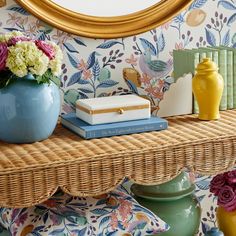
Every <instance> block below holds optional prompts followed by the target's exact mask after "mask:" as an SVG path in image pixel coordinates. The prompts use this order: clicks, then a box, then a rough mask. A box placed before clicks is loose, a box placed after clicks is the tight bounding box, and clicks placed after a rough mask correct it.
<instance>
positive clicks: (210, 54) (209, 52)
mask: <svg viewBox="0 0 236 236" xmlns="http://www.w3.org/2000/svg"><path fill="white" fill-rule="evenodd" d="M206 57H208V58H210V59H211V60H212V52H211V51H206Z"/></svg>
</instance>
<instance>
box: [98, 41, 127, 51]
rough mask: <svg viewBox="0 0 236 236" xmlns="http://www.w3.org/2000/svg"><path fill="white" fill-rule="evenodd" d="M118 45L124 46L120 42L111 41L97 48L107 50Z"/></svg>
mask: <svg viewBox="0 0 236 236" xmlns="http://www.w3.org/2000/svg"><path fill="white" fill-rule="evenodd" d="M116 44H121V45H123V44H122V43H121V42H119V41H115V40H110V41H107V42H104V43H102V44H100V45H98V46H97V48H102V49H107V48H111V47H113V46H114V45H116Z"/></svg>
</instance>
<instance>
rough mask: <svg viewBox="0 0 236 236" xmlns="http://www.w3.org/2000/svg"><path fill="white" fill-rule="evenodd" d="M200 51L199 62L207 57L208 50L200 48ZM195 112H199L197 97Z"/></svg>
mask: <svg viewBox="0 0 236 236" xmlns="http://www.w3.org/2000/svg"><path fill="white" fill-rule="evenodd" d="M198 51H199V62H202V60H203V59H204V58H206V57H207V52H205V51H202V50H198ZM193 113H195V114H198V113H199V107H198V103H197V100H196V99H195V98H194V102H193Z"/></svg>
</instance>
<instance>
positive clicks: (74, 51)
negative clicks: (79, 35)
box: [64, 43, 79, 53]
mask: <svg viewBox="0 0 236 236" xmlns="http://www.w3.org/2000/svg"><path fill="white" fill-rule="evenodd" d="M64 47H65V48H66V49H67V50H68V51H69V52H71V53H79V52H78V51H77V50H76V49H75V47H74V46H73V45H72V44H70V43H64Z"/></svg>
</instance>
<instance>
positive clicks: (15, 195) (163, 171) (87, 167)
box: [0, 110, 236, 208]
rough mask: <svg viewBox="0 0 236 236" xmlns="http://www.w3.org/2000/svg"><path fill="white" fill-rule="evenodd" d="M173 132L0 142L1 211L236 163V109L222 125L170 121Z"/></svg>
mask: <svg viewBox="0 0 236 236" xmlns="http://www.w3.org/2000/svg"><path fill="white" fill-rule="evenodd" d="M168 120H169V129H168V130H165V131H161V132H149V133H142V134H134V135H124V136H116V137H112V138H102V139H93V140H90V141H87V140H83V139H81V138H79V137H78V136H77V135H75V134H73V133H72V132H70V131H69V130H67V129H65V128H63V127H62V126H61V125H58V127H57V128H56V130H55V132H54V134H53V135H52V136H51V137H50V138H49V139H48V140H45V141H43V142H37V143H34V144H23V145H15V144H7V143H3V142H0V206H4V207H17V208H18V207H27V206H31V205H35V204H37V203H40V202H42V201H44V200H46V199H48V198H49V197H50V196H51V195H52V194H53V193H54V192H55V191H56V190H57V189H58V187H60V188H62V190H63V191H65V192H67V193H70V194H72V195H81V196H90V195H98V194H101V193H104V192H107V191H109V190H111V189H112V188H114V187H115V186H116V185H118V184H119V183H120V182H121V181H122V180H123V179H124V177H129V178H130V179H132V180H134V181H135V182H136V183H140V184H145V185H150V184H158V183H162V182H165V181H168V180H170V179H172V178H173V177H175V176H176V175H178V174H179V172H180V171H181V170H182V169H183V168H185V167H188V168H190V169H191V170H193V171H195V172H198V173H202V174H207V175H209V174H216V173H219V172H222V171H225V170H227V169H229V168H231V167H233V166H234V164H235V160H236V110H231V111H226V112H222V113H221V119H220V120H219V121H211V122H202V121H199V120H198V119H197V118H196V116H194V115H188V116H178V117H172V118H169V119H168Z"/></svg>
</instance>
